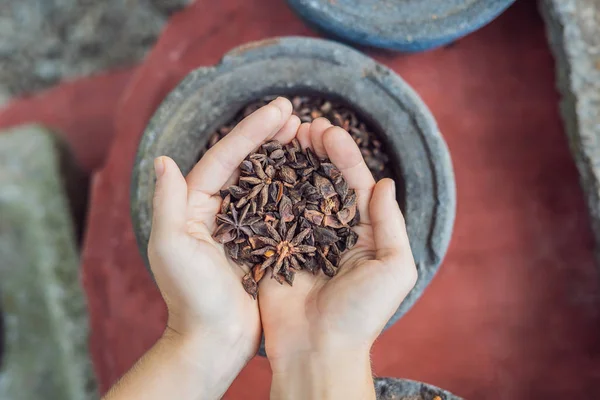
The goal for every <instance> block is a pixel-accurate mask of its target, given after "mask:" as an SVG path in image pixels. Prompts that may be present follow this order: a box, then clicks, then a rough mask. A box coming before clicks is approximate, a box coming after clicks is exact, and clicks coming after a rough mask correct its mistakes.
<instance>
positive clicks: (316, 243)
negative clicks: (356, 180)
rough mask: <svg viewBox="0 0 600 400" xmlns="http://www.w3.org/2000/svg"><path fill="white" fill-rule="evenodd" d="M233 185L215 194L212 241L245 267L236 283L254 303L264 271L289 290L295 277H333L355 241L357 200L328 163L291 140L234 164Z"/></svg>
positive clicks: (264, 147) (265, 146) (270, 145)
mask: <svg viewBox="0 0 600 400" xmlns="http://www.w3.org/2000/svg"><path fill="white" fill-rule="evenodd" d="M240 172H241V175H240V178H239V182H238V184H237V185H232V186H230V187H229V188H227V190H223V191H222V192H221V196H222V197H223V202H222V204H221V211H220V214H218V215H217V229H216V230H215V233H214V235H213V236H214V238H215V239H216V240H217V241H218V242H220V243H223V244H224V246H225V250H226V253H227V254H228V255H229V257H231V258H232V259H233V260H234V261H236V262H237V263H240V264H246V265H248V266H250V267H251V272H249V273H248V274H247V275H246V276H244V278H243V280H242V283H243V285H244V288H245V289H246V291H247V292H248V293H249V294H251V295H252V296H253V297H254V298H256V296H257V293H258V282H259V281H260V280H261V279H262V278H263V276H264V275H265V272H266V270H267V269H268V268H271V269H272V277H273V278H274V279H276V280H277V281H278V282H279V283H283V282H284V281H285V282H287V283H288V284H290V285H292V283H293V281H294V275H295V273H296V271H299V270H307V271H310V272H312V273H314V274H317V273H319V271H321V270H322V271H323V272H324V273H325V274H326V275H327V276H330V277H332V276H334V275H335V274H336V273H337V268H338V264H339V261H340V257H341V254H342V252H343V251H345V250H347V249H350V248H352V247H353V246H354V245H355V244H356V241H357V239H358V235H357V234H356V233H355V232H354V231H353V230H352V229H351V227H353V226H355V225H356V224H358V223H359V221H360V216H359V213H358V210H357V208H356V193H355V192H354V190H353V189H349V188H348V184H347V182H346V180H345V179H344V177H343V176H342V174H341V172H340V170H339V169H337V168H336V167H335V166H334V165H333V164H332V163H331V162H330V161H329V160H327V159H325V160H320V159H319V158H318V157H317V156H316V155H315V154H314V153H313V152H312V151H311V150H310V149H306V150H303V149H302V148H301V147H300V144H299V143H298V141H297V140H295V139H294V140H293V141H292V142H291V143H289V144H287V145H285V146H282V145H281V143H279V142H277V141H271V142H267V143H265V144H263V145H262V146H261V147H260V148H259V150H258V151H257V152H255V153H253V154H250V155H249V156H248V157H247V158H246V160H244V161H243V162H242V164H241V165H240Z"/></svg>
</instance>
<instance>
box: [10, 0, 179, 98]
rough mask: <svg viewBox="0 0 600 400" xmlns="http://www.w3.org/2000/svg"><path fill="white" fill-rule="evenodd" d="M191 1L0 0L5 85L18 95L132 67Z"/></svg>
mask: <svg viewBox="0 0 600 400" xmlns="http://www.w3.org/2000/svg"><path fill="white" fill-rule="evenodd" d="M190 1H191V0H103V1H93V0H0V65H1V68H0V83H4V84H5V85H6V86H7V87H8V89H9V91H10V92H11V93H12V94H13V95H16V94H22V93H30V92H33V91H37V90H40V89H45V88H47V87H49V86H51V85H53V84H55V83H56V82H58V81H60V80H63V79H65V78H67V79H68V78H73V77H79V76H84V75H88V74H91V73H95V72H98V71H102V70H104V69H107V68H115V67H120V66H124V65H131V64H133V63H135V62H136V61H138V60H140V59H141V58H142V57H144V55H145V54H146V52H147V51H148V49H150V48H151V47H152V46H153V44H154V42H155V40H156V37H157V36H158V34H159V33H160V31H161V30H162V27H163V25H164V24H165V22H166V20H167V18H168V16H169V15H170V14H171V13H172V12H173V11H175V10H178V9H180V8H181V7H183V6H184V5H185V4H187V3H189V2H190Z"/></svg>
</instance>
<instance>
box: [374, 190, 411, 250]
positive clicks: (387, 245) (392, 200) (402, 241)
mask: <svg viewBox="0 0 600 400" xmlns="http://www.w3.org/2000/svg"><path fill="white" fill-rule="evenodd" d="M369 209H370V214H371V225H372V227H373V239H374V241H375V250H376V251H377V254H376V258H377V259H378V260H389V259H401V258H404V257H406V255H407V254H408V255H411V250H410V245H409V242H408V235H407V233H406V225H405V222H404V217H403V215H402V211H400V207H399V206H398V202H397V201H396V185H395V183H394V181H393V180H391V179H389V178H386V179H382V180H381V181H379V182H378V183H377V185H375V189H374V190H373V196H372V197H371V203H370V205H369ZM411 258H412V255H411Z"/></svg>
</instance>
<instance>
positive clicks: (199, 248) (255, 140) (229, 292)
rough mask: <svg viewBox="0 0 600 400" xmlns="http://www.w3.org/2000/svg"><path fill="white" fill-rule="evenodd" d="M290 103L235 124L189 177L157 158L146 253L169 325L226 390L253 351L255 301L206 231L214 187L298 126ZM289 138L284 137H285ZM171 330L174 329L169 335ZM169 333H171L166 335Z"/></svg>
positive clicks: (216, 199)
mask: <svg viewBox="0 0 600 400" xmlns="http://www.w3.org/2000/svg"><path fill="white" fill-rule="evenodd" d="M291 113H292V105H291V104H290V102H289V101H288V100H286V99H283V98H278V99H276V100H274V101H273V102H271V103H270V104H269V105H267V106H265V107H262V108H261V109H259V110H257V111H256V112H254V113H253V114H252V115H250V116H249V117H247V118H246V119H244V120H243V121H242V122H240V123H239V124H238V125H237V126H236V127H235V129H233V130H232V132H231V133H230V134H228V135H227V136H226V137H225V138H224V139H222V140H221V141H219V143H217V144H216V145H215V146H214V147H212V148H211V149H210V150H208V152H207V153H206V154H205V155H204V156H203V157H202V159H201V160H200V161H199V162H198V163H197V164H196V166H195V167H194V168H193V170H192V171H191V172H190V173H189V175H188V176H187V178H184V177H183V176H182V174H181V172H180V170H179V168H178V167H177V165H176V164H175V162H174V161H173V160H171V159H170V158H168V157H159V158H157V159H156V160H155V169H156V175H157V183H156V190H155V195H154V210H153V223H152V232H151V235H150V241H149V246H148V256H149V260H150V265H151V269H152V272H153V274H154V277H155V279H156V283H157V284H158V287H159V289H160V292H161V294H162V296H163V298H164V300H165V303H166V304H167V308H168V314H169V317H168V330H171V331H172V332H175V333H176V334H179V335H181V336H183V337H185V338H186V340H187V341H188V342H191V343H193V344H192V345H191V346H189V348H193V349H197V350H198V351H197V352H196V351H194V352H192V354H190V355H189V357H190V359H191V360H192V361H193V362H194V363H195V364H197V365H201V364H202V363H201V362H200V359H198V357H200V356H201V357H203V358H202V359H204V360H206V362H205V363H204V365H206V368H207V369H210V372H211V373H213V374H217V375H218V374H221V375H222V376H217V377H211V379H212V380H213V381H217V383H219V382H220V383H222V385H221V386H224V388H225V389H226V388H227V387H228V386H229V384H230V383H231V380H233V378H234V377H235V376H236V375H237V373H238V372H239V371H240V370H241V368H242V367H243V366H244V365H245V364H246V362H247V361H248V360H249V359H251V358H252V357H253V356H254V355H255V354H256V351H257V348H258V344H259V340H260V334H261V324H260V317H259V311H258V305H257V302H256V301H255V300H253V299H252V298H251V297H250V296H248V294H247V293H246V292H245V291H244V289H243V287H242V284H241V278H242V276H243V275H244V274H245V272H247V271H244V270H243V269H242V267H240V266H239V265H237V264H235V263H233V262H231V261H230V260H228V258H227V257H226V255H225V253H224V251H223V246H222V245H221V244H219V243H217V242H215V241H214V240H213V238H212V237H211V235H212V233H213V231H214V229H215V216H216V214H217V213H218V212H219V208H220V205H221V197H220V196H219V190H220V189H221V188H222V187H227V186H229V184H231V183H232V182H233V181H234V180H235V179H236V177H237V175H236V174H237V170H238V167H239V165H240V163H241V162H242V161H243V160H244V158H245V157H246V156H247V155H248V154H249V153H251V152H252V151H254V150H255V149H256V148H257V147H258V146H259V145H260V144H262V143H263V142H265V141H267V140H270V139H278V140H288V141H289V140H290V138H291V137H293V136H294V135H295V134H296V132H297V130H298V127H299V125H300V120H299V119H298V118H297V117H295V116H291ZM286 138H287V139H286ZM172 332H171V333H172ZM171 336H172V335H171Z"/></svg>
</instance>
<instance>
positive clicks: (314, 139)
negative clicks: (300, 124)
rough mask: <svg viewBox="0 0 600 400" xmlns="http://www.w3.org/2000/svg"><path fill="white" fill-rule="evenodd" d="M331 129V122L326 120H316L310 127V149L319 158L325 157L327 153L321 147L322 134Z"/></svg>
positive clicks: (323, 147) (322, 146)
mask: <svg viewBox="0 0 600 400" xmlns="http://www.w3.org/2000/svg"><path fill="white" fill-rule="evenodd" d="M329 127H331V122H329V120H328V119H327V118H317V119H315V120H314V121H313V122H312V124H311V125H310V141H311V143H312V149H313V150H314V151H315V153H316V154H317V156H319V158H325V157H327V151H326V150H325V146H324V145H323V133H324V132H325V130H326V129H327V128H329Z"/></svg>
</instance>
